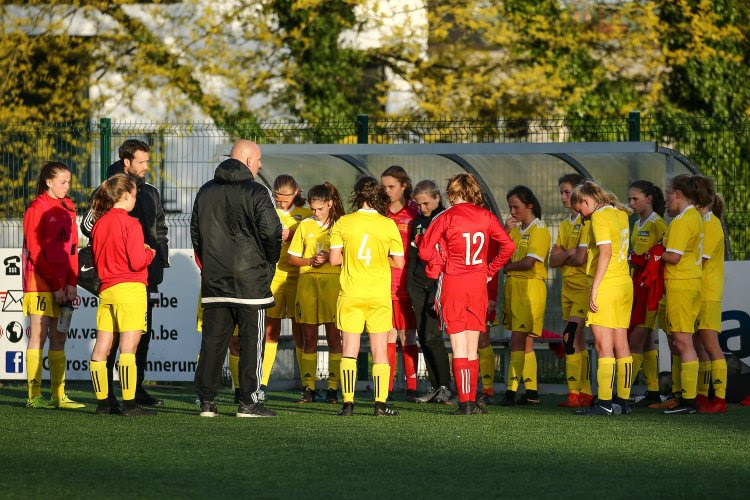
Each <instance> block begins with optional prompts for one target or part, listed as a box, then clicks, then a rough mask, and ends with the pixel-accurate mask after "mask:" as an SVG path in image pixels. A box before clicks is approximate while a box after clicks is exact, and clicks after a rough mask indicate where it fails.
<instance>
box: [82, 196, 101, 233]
mask: <svg viewBox="0 0 750 500" xmlns="http://www.w3.org/2000/svg"><path fill="white" fill-rule="evenodd" d="M98 190H99V188H96V189H94V192H93V193H91V197H90V198H89V208H88V210H86V215H84V216H83V219H81V233H83V235H84V236H85V237H86V238H89V239H90V238H91V230H92V229H93V228H94V215H93V214H92V213H91V200H93V199H94V195H96V192H97V191H98Z"/></svg>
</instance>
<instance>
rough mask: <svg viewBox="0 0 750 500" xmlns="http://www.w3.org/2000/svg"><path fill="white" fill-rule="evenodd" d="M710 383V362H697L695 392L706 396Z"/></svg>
mask: <svg viewBox="0 0 750 500" xmlns="http://www.w3.org/2000/svg"><path fill="white" fill-rule="evenodd" d="M710 384H711V362H710V361H699V362H698V383H697V385H696V392H697V394H698V395H700V396H705V397H708V386H709V385H710Z"/></svg>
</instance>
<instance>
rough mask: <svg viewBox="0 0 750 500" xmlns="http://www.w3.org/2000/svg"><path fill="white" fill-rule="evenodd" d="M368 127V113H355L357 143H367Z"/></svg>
mask: <svg viewBox="0 0 750 500" xmlns="http://www.w3.org/2000/svg"><path fill="white" fill-rule="evenodd" d="M369 128H370V117H369V116H368V115H357V144H367V142H368V132H369V130H368V129H369Z"/></svg>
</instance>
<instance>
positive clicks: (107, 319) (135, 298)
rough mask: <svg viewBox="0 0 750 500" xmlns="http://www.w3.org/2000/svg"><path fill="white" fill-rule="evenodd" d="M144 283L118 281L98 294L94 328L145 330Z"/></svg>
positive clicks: (119, 330) (122, 330)
mask: <svg viewBox="0 0 750 500" xmlns="http://www.w3.org/2000/svg"><path fill="white" fill-rule="evenodd" d="M146 314H147V300H146V285H144V284H143V283H119V284H117V285H115V286H111V287H109V288H107V289H106V290H104V291H103V292H102V293H101V294H99V308H98V309H97V310H96V329H97V330H101V331H103V332H115V333H116V332H132V331H135V330H141V331H142V332H145V331H146Z"/></svg>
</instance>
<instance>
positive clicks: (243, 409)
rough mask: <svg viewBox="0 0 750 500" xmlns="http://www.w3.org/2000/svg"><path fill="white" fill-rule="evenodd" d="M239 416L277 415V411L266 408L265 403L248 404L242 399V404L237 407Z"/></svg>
mask: <svg viewBox="0 0 750 500" xmlns="http://www.w3.org/2000/svg"><path fill="white" fill-rule="evenodd" d="M237 416H238V417H275V416H276V412H275V411H273V410H271V409H269V408H266V407H265V405H263V403H250V404H246V403H243V402H242V401H240V406H239V407H237Z"/></svg>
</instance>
